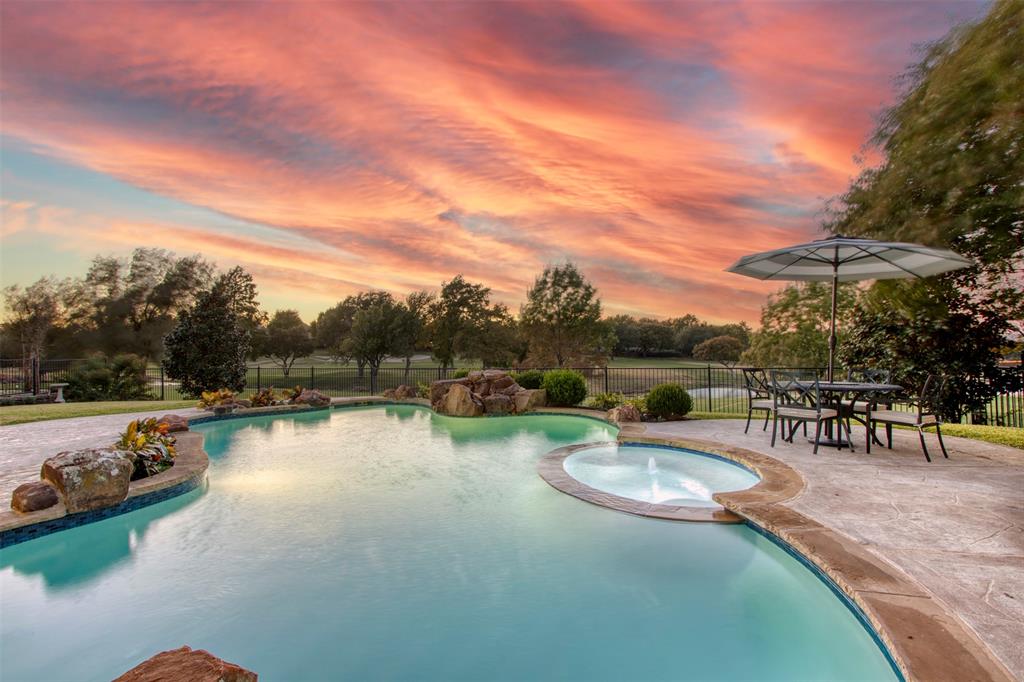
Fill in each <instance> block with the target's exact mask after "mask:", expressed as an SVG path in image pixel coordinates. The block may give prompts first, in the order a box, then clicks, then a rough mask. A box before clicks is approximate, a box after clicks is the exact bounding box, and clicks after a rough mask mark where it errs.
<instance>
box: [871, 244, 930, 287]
mask: <svg viewBox="0 0 1024 682" xmlns="http://www.w3.org/2000/svg"><path fill="white" fill-rule="evenodd" d="M857 248H858V249H860V250H861V251H864V249H862V248H861V247H859V246H858V247H857ZM901 250H903V251H907V252H908V253H917V252H915V251H911V250H910V249H901ZM865 253H867V252H866V251H865ZM882 253H884V252H882ZM882 253H875V254H871V255H873V256H874V257H875V258H878V259H879V260H883V261H885V262H886V263H888V264H889V265H894V266H896V267H897V268H899V269H900V270H902V271H903V272H905V273H907V274H909V275H911V276H912V277H916V278H917V279H924V277H923V276H922V275H919V274H917V273H916V272H914V271H913V270H907V269H906V268H905V267H903V266H902V265H900V264H899V263H897V262H895V261H891V260H889V259H888V258H886V257H885V256H884V255H882Z"/></svg>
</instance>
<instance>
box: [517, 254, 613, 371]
mask: <svg viewBox="0 0 1024 682" xmlns="http://www.w3.org/2000/svg"><path fill="white" fill-rule="evenodd" d="M519 323H520V325H521V327H522V330H523V334H524V336H525V337H526V338H527V339H529V351H528V356H527V358H528V360H529V361H530V362H531V363H532V364H534V365H551V364H554V365H556V366H558V367H566V366H569V365H573V364H580V365H588V366H589V365H591V364H604V363H607V361H608V358H609V357H610V356H611V353H612V348H613V347H614V345H615V338H614V332H613V331H612V328H611V326H610V325H609V324H607V323H606V322H604V321H603V320H602V319H601V299H600V298H598V296H597V290H596V289H595V288H594V285H593V284H591V283H590V282H589V281H587V279H586V278H585V277H584V276H583V274H582V273H580V271H579V270H578V269H577V268H576V266H575V265H574V264H572V263H566V264H565V265H558V266H549V267H546V268H544V272H543V273H541V275H540V277H538V278H537V279H536V281H534V284H533V286H532V287H531V288H530V289H529V290H528V291H527V292H526V303H525V304H523V306H522V308H521V309H520V312H519Z"/></svg>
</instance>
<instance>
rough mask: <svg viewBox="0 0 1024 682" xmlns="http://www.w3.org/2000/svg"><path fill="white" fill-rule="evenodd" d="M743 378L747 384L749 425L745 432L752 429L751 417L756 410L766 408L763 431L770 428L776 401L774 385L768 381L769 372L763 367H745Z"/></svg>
mask: <svg viewBox="0 0 1024 682" xmlns="http://www.w3.org/2000/svg"><path fill="white" fill-rule="evenodd" d="M743 380H744V382H745V383H746V386H747V426H746V428H745V429H743V433H747V432H748V431H749V430H750V418H751V417H752V416H753V414H754V410H764V425H763V426H762V427H761V430H762V431H767V430H768V420H769V419H770V418H771V416H772V410H773V409H775V402H774V401H773V400H772V387H771V384H770V383H769V382H768V373H767V372H766V371H765V370H763V369H758V368H753V367H750V368H746V367H745V368H744V369H743Z"/></svg>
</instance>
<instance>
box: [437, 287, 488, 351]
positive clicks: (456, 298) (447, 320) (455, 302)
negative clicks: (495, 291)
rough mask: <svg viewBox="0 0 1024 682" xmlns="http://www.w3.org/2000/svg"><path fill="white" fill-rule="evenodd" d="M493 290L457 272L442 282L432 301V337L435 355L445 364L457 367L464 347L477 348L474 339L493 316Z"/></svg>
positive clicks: (466, 348) (465, 348)
mask: <svg viewBox="0 0 1024 682" xmlns="http://www.w3.org/2000/svg"><path fill="white" fill-rule="evenodd" d="M490 295H491V290H490V289H489V288H488V287H485V286H484V285H482V284H473V283H471V282H467V281H466V279H465V278H464V277H463V276H462V275H456V276H455V277H453V278H452V279H451V280H450V281H448V282H444V283H442V285H441V293H440V295H439V296H438V297H437V300H435V301H434V302H433V303H431V304H430V340H431V349H432V350H433V353H434V357H435V358H436V359H437V360H438V361H439V362H440V363H441V366H442V367H454V366H455V359H456V357H457V356H458V354H459V351H460V350H468V349H471V348H473V347H474V344H475V343H476V340H475V339H474V338H473V335H474V334H477V333H478V332H479V331H480V329H481V328H482V327H483V326H484V323H485V322H486V321H487V320H488V319H489V318H490V317H492V315H493V312H494V311H493V310H492V309H491V306H490Z"/></svg>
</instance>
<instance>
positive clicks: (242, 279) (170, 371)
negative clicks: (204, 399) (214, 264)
mask: <svg viewBox="0 0 1024 682" xmlns="http://www.w3.org/2000/svg"><path fill="white" fill-rule="evenodd" d="M261 316H262V313H261V312H260V308H259V305H258V304H257V301H256V285H255V283H254V282H253V280H252V276H251V275H249V274H248V273H247V272H245V271H244V270H242V269H241V268H237V267H236V268H233V269H232V270H229V271H228V272H226V273H224V274H223V275H221V276H220V277H218V278H217V280H216V281H215V282H214V284H213V287H212V288H211V289H210V290H209V291H207V292H204V293H203V294H200V296H199V298H198V300H197V301H196V303H195V305H194V306H192V308H190V309H189V310H186V311H183V312H181V313H179V314H178V323H177V325H176V326H175V327H174V329H173V330H171V332H170V333H169V334H168V335H167V338H166V339H165V340H164V345H165V355H164V359H163V367H164V370H165V371H166V372H167V376H168V377H170V378H171V379H174V380H177V381H179V382H180V383H181V392H182V393H184V394H186V395H191V396H196V397H198V396H199V395H200V394H201V393H202V392H203V391H210V390H216V389H220V388H228V389H231V390H233V391H240V390H242V389H243V388H245V375H246V364H245V361H246V358H247V357H249V355H250V352H251V348H252V330H253V329H254V328H255V326H257V325H258V324H259V319H260V317H261Z"/></svg>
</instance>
